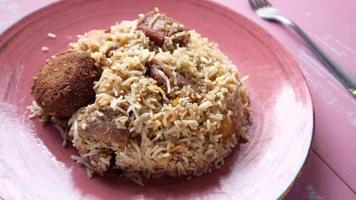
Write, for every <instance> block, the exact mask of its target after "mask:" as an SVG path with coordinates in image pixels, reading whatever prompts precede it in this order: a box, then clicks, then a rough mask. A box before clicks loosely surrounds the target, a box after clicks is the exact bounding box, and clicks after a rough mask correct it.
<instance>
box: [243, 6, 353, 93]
mask: <svg viewBox="0 0 356 200" xmlns="http://www.w3.org/2000/svg"><path fill="white" fill-rule="evenodd" d="M249 3H250V6H251V8H252V9H253V10H254V11H255V13H256V14H257V15H258V16H260V17H261V18H263V19H266V20H269V21H273V22H278V23H281V24H283V25H285V26H288V27H290V28H292V29H293V30H294V31H295V32H297V33H298V34H299V36H300V37H301V38H302V39H303V40H304V41H305V42H306V43H307V44H308V45H309V47H310V49H311V50H312V51H313V52H314V53H315V54H316V55H317V56H318V57H319V59H320V60H321V61H323V62H324V63H325V64H326V65H327V67H328V70H329V71H330V72H331V73H332V74H334V76H336V78H337V79H338V80H339V81H340V82H341V84H342V85H343V86H344V87H345V88H346V89H347V90H348V91H349V92H350V93H351V95H352V96H353V97H354V98H355V97H356V76H354V75H353V74H352V73H351V72H348V71H346V70H345V69H344V68H343V67H341V66H340V65H338V64H337V63H336V62H335V61H334V60H332V59H331V58H330V57H329V56H327V54H326V53H325V52H324V51H323V50H321V48H319V47H318V45H317V44H316V43H315V42H313V41H312V39H311V38H310V37H309V36H308V35H307V34H306V33H305V32H304V31H303V30H302V29H301V28H300V27H299V26H298V25H297V24H296V23H294V22H293V21H291V20H290V19H288V18H287V17H285V16H283V15H282V14H281V13H280V12H279V11H278V9H276V8H275V7H273V6H272V5H271V4H270V3H269V2H268V1H267V0H249Z"/></svg>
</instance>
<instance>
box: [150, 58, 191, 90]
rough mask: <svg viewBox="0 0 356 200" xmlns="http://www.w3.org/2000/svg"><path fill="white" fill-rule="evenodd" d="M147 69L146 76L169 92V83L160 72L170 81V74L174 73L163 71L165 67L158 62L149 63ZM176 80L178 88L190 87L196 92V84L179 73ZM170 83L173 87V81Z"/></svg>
mask: <svg viewBox="0 0 356 200" xmlns="http://www.w3.org/2000/svg"><path fill="white" fill-rule="evenodd" d="M146 68H147V71H146V75H147V76H149V77H151V78H152V79H154V80H156V82H157V85H158V86H159V87H161V88H162V89H163V90H164V91H167V83H166V81H165V80H164V78H163V77H162V76H161V75H160V74H159V73H158V70H161V71H162V72H163V73H164V74H165V75H166V76H167V77H168V79H170V75H168V74H172V72H168V71H167V69H163V67H162V66H161V64H160V63H159V62H158V61H157V60H152V61H150V62H147V63H146ZM176 80H177V86H178V87H179V88H183V87H184V86H188V85H190V86H191V87H192V88H193V89H194V90H196V87H195V85H194V83H193V82H192V81H190V80H189V79H187V78H185V77H184V76H183V75H181V74H180V73H178V72H176ZM170 83H171V85H173V81H171V82H170Z"/></svg>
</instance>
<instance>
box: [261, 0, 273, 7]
mask: <svg viewBox="0 0 356 200" xmlns="http://www.w3.org/2000/svg"><path fill="white" fill-rule="evenodd" d="M261 1H262V2H263V5H264V7H268V6H272V5H271V4H270V3H269V1H268V0H261Z"/></svg>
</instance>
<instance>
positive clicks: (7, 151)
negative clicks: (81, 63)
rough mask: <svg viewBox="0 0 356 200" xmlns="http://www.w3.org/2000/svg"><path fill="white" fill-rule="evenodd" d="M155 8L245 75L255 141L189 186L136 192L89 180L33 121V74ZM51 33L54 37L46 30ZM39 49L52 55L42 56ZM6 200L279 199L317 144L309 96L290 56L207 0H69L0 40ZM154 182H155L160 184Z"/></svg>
mask: <svg viewBox="0 0 356 200" xmlns="http://www.w3.org/2000/svg"><path fill="white" fill-rule="evenodd" d="M155 6H158V7H159V8H160V10H161V11H162V12H165V13H167V14H168V15H169V16H172V17H173V18H176V19H178V20H179V21H181V22H182V23H184V24H186V25H187V26H188V27H190V28H194V29H196V30H197V31H198V32H200V33H202V34H203V35H204V36H207V37H208V38H209V39H210V40H211V41H214V42H217V43H218V44H219V45H220V48H221V50H222V51H223V52H225V53H226V54H227V55H228V56H229V57H230V58H231V59H232V60H233V62H234V63H235V64H237V66H238V67H239V69H240V72H241V74H242V75H249V79H248V80H247V81H246V84H247V87H248V90H249V93H250V97H251V103H252V109H253V113H252V128H251V129H250V143H248V144H247V145H243V146H242V147H241V149H240V151H239V153H237V152H238V151H235V152H234V153H233V154H232V155H231V156H229V157H228V159H227V160H226V162H225V165H224V167H223V168H222V169H219V170H215V171H213V172H212V173H210V174H206V175H203V176H201V177H199V178H195V179H192V180H191V181H182V180H180V181H175V182H172V181H167V180H165V181H162V182H160V181H156V182H155V183H154V184H147V185H146V186H145V187H139V186H137V185H135V184H132V183H130V182H128V181H125V180H122V179H120V178H118V177H117V176H112V177H106V178H105V177H104V178H103V177H95V178H93V179H89V178H88V177H87V175H86V172H85V170H84V168H83V167H80V166H78V165H77V164H76V163H74V162H73V161H71V160H70V158H69V157H70V155H72V154H75V153H76V152H75V151H74V149H73V148H72V147H67V148H63V147H62V144H61V143H62V140H61V137H60V136H59V134H58V132H57V131H56V130H55V129H54V128H53V127H51V126H48V125H47V126H42V125H41V123H39V122H38V121H37V120H29V119H27V115H28V111H27V110H26V106H28V105H29V104H30V103H31V101H32V99H33V98H32V96H31V95H30V86H31V81H32V76H33V75H34V74H35V73H36V72H37V71H38V70H39V69H40V67H41V66H43V64H44V63H45V60H46V59H48V58H50V56H51V55H53V54H56V53H58V52H60V51H62V50H63V49H65V48H66V45H67V44H68V43H69V42H71V41H75V40H76V35H78V34H82V33H84V32H86V31H88V30H90V29H94V28H108V27H109V25H110V24H113V23H115V22H117V21H121V20H124V19H135V18H136V17H137V14H138V13H142V12H146V11H148V10H150V9H153V8H154V7H155ZM49 32H51V33H55V34H56V35H57V38H56V39H51V38H49V37H48V36H47V33H49ZM42 46H47V47H49V49H50V51H49V52H47V53H45V52H42V51H41V47H42ZM0 85H1V88H0V101H1V102H0V197H2V199H6V200H10V199H26V200H32V199H33V200H38V199H51V200H55V199H61V200H62V199H66V200H71V199H105V200H110V199H131V198H138V199H153V198H154V199H197V198H204V199H240V200H241V199H249V200H251V199H277V198H279V197H281V196H282V195H283V194H284V193H285V192H286V191H287V189H288V188H289V187H290V186H291V184H292V183H293V181H294V179H295V178H296V176H297V175H298V173H299V172H300V170H301V168H302V166H303V164H304V162H305V160H306V157H307V154H308V151H309V148H310V143H311V140H312V130H313V108H312V103H311V98H310V94H309V91H308V88H307V85H306V83H305V80H304V77H303V75H302V74H301V72H300V70H299V68H298V66H297V64H296V62H295V61H294V59H293V58H292V57H291V55H290V54H289V53H288V52H287V51H286V50H285V49H284V48H283V47H282V46H281V45H280V44H279V43H278V42H277V41H276V40H275V39H273V38H272V37H271V35H269V34H268V33H267V32H265V31H264V30H263V29H261V28H260V27H259V26H257V25H256V24H254V23H252V22H251V21H249V20H248V19H246V18H245V17H243V16H241V15H239V14H238V13H235V12H233V11H232V10H229V9H228V8H225V7H222V6H220V5H217V4H215V3H212V2H209V1H193V0H186V1H182V0H172V1H165V0H149V1H147V0H139V1H126V0H107V1H85V0H76V1H63V2H58V3H55V4H52V5H50V6H48V7H45V8H43V9H41V10H39V11H37V12H35V13H33V14H31V15H29V16H27V17H26V18H24V19H23V20H21V21H20V22H18V23H17V24H16V25H15V26H13V27H11V28H10V29H9V30H7V31H6V32H5V33H4V34H3V35H1V36H0ZM157 182H158V183H157Z"/></svg>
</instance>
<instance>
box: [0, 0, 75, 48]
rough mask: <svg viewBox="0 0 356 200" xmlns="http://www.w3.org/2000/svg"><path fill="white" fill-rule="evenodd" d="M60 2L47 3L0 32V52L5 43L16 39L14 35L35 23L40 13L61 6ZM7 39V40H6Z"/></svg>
mask: <svg viewBox="0 0 356 200" xmlns="http://www.w3.org/2000/svg"><path fill="white" fill-rule="evenodd" d="M65 2H66V3H70V2H72V1H65ZM62 3H63V2H62V1H56V2H52V3H49V4H47V5H45V6H42V7H41V8H39V9H37V10H34V11H32V12H30V13H28V14H27V15H25V16H23V17H21V18H20V19H18V20H17V21H15V22H14V23H13V24H12V25H10V26H9V27H8V28H6V29H5V30H3V31H2V32H0V52H1V51H3V49H5V48H6V46H7V43H9V42H11V40H12V39H14V38H16V35H18V34H19V33H21V32H22V31H23V30H24V29H25V28H26V27H28V26H30V25H31V24H32V23H34V22H35V21H36V19H37V18H38V17H39V16H41V14H42V12H44V11H46V10H47V9H48V8H52V7H55V6H59V5H61V4H62ZM6 37H8V38H6Z"/></svg>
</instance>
